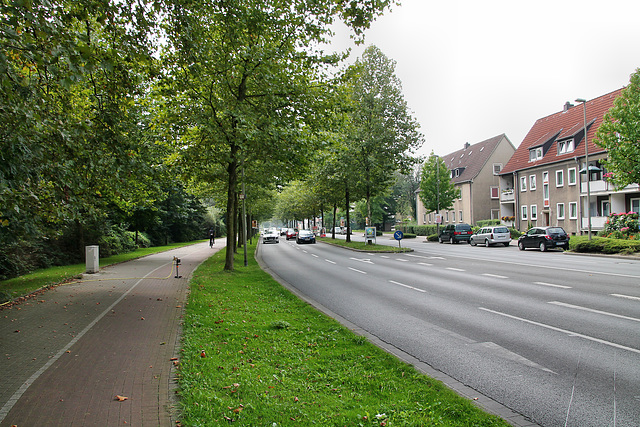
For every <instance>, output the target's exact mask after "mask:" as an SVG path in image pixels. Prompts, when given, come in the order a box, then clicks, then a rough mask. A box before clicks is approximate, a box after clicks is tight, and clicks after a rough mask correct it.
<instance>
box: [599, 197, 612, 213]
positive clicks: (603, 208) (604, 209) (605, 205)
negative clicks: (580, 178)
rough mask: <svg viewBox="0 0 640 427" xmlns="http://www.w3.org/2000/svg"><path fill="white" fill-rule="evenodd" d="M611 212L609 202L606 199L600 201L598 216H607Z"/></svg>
mask: <svg viewBox="0 0 640 427" xmlns="http://www.w3.org/2000/svg"><path fill="white" fill-rule="evenodd" d="M610 213H611V203H609V201H608V200H602V201H601V202H600V216H609V214H610Z"/></svg>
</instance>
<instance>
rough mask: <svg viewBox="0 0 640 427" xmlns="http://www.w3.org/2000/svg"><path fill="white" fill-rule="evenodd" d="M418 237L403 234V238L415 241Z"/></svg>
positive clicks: (411, 234)
mask: <svg viewBox="0 0 640 427" xmlns="http://www.w3.org/2000/svg"><path fill="white" fill-rule="evenodd" d="M416 237H417V236H416V235H415V234H413V233H404V234H403V238H404V239H415V238H416Z"/></svg>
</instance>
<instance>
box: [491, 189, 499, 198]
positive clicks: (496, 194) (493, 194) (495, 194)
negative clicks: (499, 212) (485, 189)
mask: <svg viewBox="0 0 640 427" xmlns="http://www.w3.org/2000/svg"><path fill="white" fill-rule="evenodd" d="M490 189H491V198H492V199H498V198H500V188H499V187H490Z"/></svg>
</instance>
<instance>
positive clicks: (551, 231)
mask: <svg viewBox="0 0 640 427" xmlns="http://www.w3.org/2000/svg"><path fill="white" fill-rule="evenodd" d="M547 233H548V234H566V233H565V231H564V229H563V228H562V227H552V228H548V229H547Z"/></svg>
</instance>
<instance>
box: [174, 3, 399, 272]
mask: <svg viewBox="0 0 640 427" xmlns="http://www.w3.org/2000/svg"><path fill="white" fill-rule="evenodd" d="M167 3H169V7H168V10H167V15H168V19H167V24H168V25H167V26H166V33H167V40H168V44H169V45H168V49H167V53H166V55H165V62H166V68H165V69H166V77H167V80H168V81H170V82H171V84H170V85H167V87H168V88H171V89H172V90H173V93H172V100H173V101H174V102H173V103H172V104H171V105H168V108H169V110H170V111H171V115H173V117H174V118H176V119H177V122H178V123H179V124H180V127H181V133H180V137H181V138H180V140H179V141H178V146H179V147H180V150H179V152H180V156H181V158H182V159H183V161H184V162H185V163H187V164H189V165H190V166H191V170H192V171H193V172H194V174H195V175H196V176H197V177H198V179H215V180H218V179H219V180H223V181H224V183H225V184H224V185H225V187H226V191H227V201H226V204H227V227H228V231H229V232H228V234H227V247H228V248H232V247H233V238H234V237H233V235H234V230H236V228H237V227H236V218H237V211H238V206H237V193H238V184H239V172H240V170H241V168H243V167H244V168H247V169H251V168H253V166H254V163H255V162H258V161H262V160H263V159H265V158H267V157H268V158H269V159H270V164H271V166H272V176H273V175H275V174H276V173H275V172H274V171H277V175H279V179H283V178H285V180H286V178H287V177H292V176H293V175H295V174H296V173H297V172H298V171H299V170H300V168H301V166H303V165H304V164H305V162H306V159H307V156H306V154H307V153H309V152H311V151H312V150H313V149H314V148H315V147H314V145H313V144H312V143H313V141H314V140H313V138H310V137H309V135H310V134H311V133H313V132H314V130H315V129H316V128H318V127H320V126H321V124H322V115H323V114H322V112H323V111H324V110H325V109H326V105H327V104H328V103H330V101H331V100H330V98H329V95H330V91H328V90H327V88H326V87H325V86H326V85H325V84H324V82H325V80H326V67H327V66H328V65H332V64H335V63H336V62H337V61H338V60H339V59H340V58H339V56H337V55H329V56H327V55H324V54H323V53H322V52H321V51H320V50H319V48H318V46H319V43H321V42H326V41H327V39H328V37H329V36H330V35H331V26H330V25H331V24H332V23H333V22H334V20H336V19H342V20H343V21H344V22H346V23H347V24H348V25H349V26H351V27H352V28H353V29H354V30H355V33H356V34H361V33H362V30H364V29H365V28H367V27H368V26H369V23H370V22H371V20H373V19H374V18H375V17H376V16H377V15H378V14H379V13H381V12H382V11H383V10H384V9H385V8H386V7H387V6H388V5H389V4H390V3H394V0H376V1H369V0H225V1H216V2H211V1H209V0H188V1H176V2H175V3H174V2H172V1H167ZM224 268H225V270H232V269H233V253H232V251H227V258H226V262H225V267H224Z"/></svg>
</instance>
